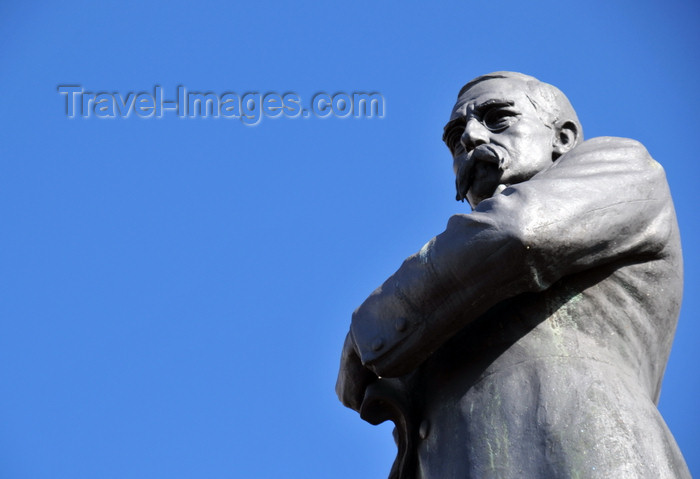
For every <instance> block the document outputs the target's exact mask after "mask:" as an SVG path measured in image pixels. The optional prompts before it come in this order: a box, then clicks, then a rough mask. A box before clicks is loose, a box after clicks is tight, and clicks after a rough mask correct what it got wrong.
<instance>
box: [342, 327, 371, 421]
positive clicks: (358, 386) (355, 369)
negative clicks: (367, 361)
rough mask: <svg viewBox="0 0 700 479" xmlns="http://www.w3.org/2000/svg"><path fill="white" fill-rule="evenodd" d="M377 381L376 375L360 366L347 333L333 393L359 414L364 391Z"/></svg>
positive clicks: (349, 335) (351, 340)
mask: <svg viewBox="0 0 700 479" xmlns="http://www.w3.org/2000/svg"><path fill="white" fill-rule="evenodd" d="M377 379H379V378H378V377H377V375H376V374H374V373H373V372H372V371H370V370H369V369H367V368H366V367H364V366H363V365H362V362H361V361H360V357H359V356H358V354H357V351H356V350H355V342H354V341H353V339H352V335H351V334H350V333H348V335H347V336H346V337H345V344H343V352H342V354H341V356H340V371H338V380H337V381H336V383H335V392H336V394H337V395H338V399H340V402H342V403H343V404H344V405H345V406H346V407H349V408H350V409H354V410H355V411H358V412H359V411H360V406H362V400H363V399H364V396H365V390H366V389H367V387H368V386H369V385H370V384H372V383H373V382H375V381H376V380H377Z"/></svg>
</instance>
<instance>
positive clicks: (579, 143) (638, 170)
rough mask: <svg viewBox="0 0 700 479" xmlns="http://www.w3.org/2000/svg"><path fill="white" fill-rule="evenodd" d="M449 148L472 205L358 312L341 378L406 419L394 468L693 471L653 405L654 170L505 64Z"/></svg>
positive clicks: (673, 250) (659, 282)
mask: <svg viewBox="0 0 700 479" xmlns="http://www.w3.org/2000/svg"><path fill="white" fill-rule="evenodd" d="M444 140H445V143H446V144H447V146H448V147H449V149H450V151H451V153H452V156H453V158H454V171H455V174H456V186H457V199H458V200H464V199H466V200H468V201H469V203H470V204H471V206H472V209H473V211H472V212H471V213H470V214H464V215H456V216H453V217H452V218H450V220H449V221H448V223H447V228H446V230H445V231H444V232H443V233H441V234H440V235H438V236H436V237H435V238H433V239H431V240H430V241H429V242H428V243H427V244H426V245H425V246H423V248H421V250H420V251H419V252H418V253H416V254H415V255H413V256H411V257H409V258H408V259H406V261H405V262H404V263H403V265H402V266H401V267H400V268H399V270H398V271H396V273H394V274H393V275H392V276H391V277H389V279H387V280H386V282H384V284H383V285H382V286H381V287H379V288H378V289H377V290H375V291H374V292H373V293H372V294H371V295H370V296H369V298H367V300H366V301H365V302H364V303H363V304H362V305H361V306H360V307H359V308H358V309H357V310H356V311H355V313H354V314H353V317H352V324H351V327H350V332H349V333H348V336H347V339H346V341H345V345H344V348H343V353H342V359H341V366H340V373H339V376H338V382H337V386H336V390H337V393H338V396H339V397H340V399H341V401H342V402H343V403H344V404H345V405H346V406H348V407H351V408H353V409H355V410H357V411H359V412H360V414H361V416H362V417H363V418H364V419H365V420H367V421H369V422H371V423H373V424H378V423H380V422H382V421H385V420H392V421H394V423H395V424H396V434H395V436H396V439H397V444H398V446H399V454H398V456H397V458H396V461H395V463H394V467H393V469H392V471H391V477H392V478H401V479H408V478H416V479H417V478H422V479H451V478H454V479H466V478H473V479H490V478H512V479H516V478H517V479H522V478H536V479H545V478H615V479H620V478H635V479H636V478H654V479H658V478H688V477H690V474H689V472H688V468H687V466H686V464H685V461H684V459H683V457H682V455H681V452H680V451H679V449H678V446H677V445H676V443H675V441H674V439H673V437H672V435H671V433H670V432H669V430H668V428H667V427H666V424H665V423H664V421H663V419H662V417H661V415H660V414H659V412H658V410H657V408H656V404H657V402H658V398H659V392H660V386H661V379H662V377H663V373H664V368H665V366H666V362H667V360H668V355H669V352H670V348H671V343H672V340H673V335H674V331H675V328H676V322H677V320H678V313H679V309H680V303H681V293H682V281H683V271H682V258H681V248H680V239H679V233H678V227H677V223H676V217H675V212H674V208H673V203H672V201H671V196H670V194H669V190H668V185H667V182H666V178H665V174H664V171H663V169H662V167H661V166H660V165H659V164H658V163H657V162H655V161H654V160H653V159H652V158H651V157H650V156H649V154H648V153H647V151H646V149H645V148H644V147H643V146H642V145H641V144H640V143H638V142H636V141H634V140H629V139H624V138H611V137H602V138H594V139H591V140H588V141H583V133H582V128H581V125H580V123H579V120H578V118H577V116H576V113H575V111H574V109H573V108H572V107H571V105H570V103H569V101H568V100H567V99H566V97H565V96H564V95H563V94H562V93H561V92H560V91H559V90H557V89H556V88H554V87H553V86H551V85H548V84H545V83H542V82H540V81H538V80H536V79H535V78H533V77H529V76H526V75H522V74H519V73H511V72H497V73H492V74H489V75H485V76H482V77H479V78H477V79H475V80H472V81H471V82H469V83H468V84H467V85H465V87H464V88H463V89H462V90H461V91H460V94H459V97H458V100H457V103H456V105H455V106H454V109H453V111H452V115H451V117H450V120H449V122H448V123H447V125H446V127H445V135H444Z"/></svg>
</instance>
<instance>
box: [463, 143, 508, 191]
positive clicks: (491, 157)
mask: <svg viewBox="0 0 700 479" xmlns="http://www.w3.org/2000/svg"><path fill="white" fill-rule="evenodd" d="M477 162H484V163H491V164H493V165H496V166H497V167H498V169H500V170H503V168H504V163H505V155H504V153H503V151H502V150H501V148H499V147H498V146H496V145H490V144H484V145H479V146H477V147H476V148H474V149H473V150H472V151H470V152H469V153H468V154H467V157H466V159H465V160H464V161H462V164H460V165H459V169H458V170H457V177H456V178H455V188H456V190H457V196H456V199H457V201H464V200H466V199H467V192H468V191H469V188H471V186H472V182H473V181H474V167H475V165H476V164H477Z"/></svg>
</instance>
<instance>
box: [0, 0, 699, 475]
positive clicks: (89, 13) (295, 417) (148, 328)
mask: <svg viewBox="0 0 700 479" xmlns="http://www.w3.org/2000/svg"><path fill="white" fill-rule="evenodd" d="M437 5H438V4H437V3H436V4H428V3H426V2H413V3H411V2H365V1H359V2H352V3H343V4H333V3H316V2H289V3H285V2H281V1H280V2H270V1H258V2H245V3H244V2H240V3H235V2H223V1H221V2H207V1H200V2H186V1H171V2H159V3H158V4H157V5H152V4H146V3H145V2H136V1H119V2H115V1H102V2H88V1H84V2H79V1H74V0H67V1H63V2H48V1H43V2H42V1H35V2H3V3H2V4H0V25H1V26H2V36H3V41H2V42H0V65H2V68H0V86H2V88H3V91H2V94H0V111H1V112H2V114H3V119H2V120H1V124H2V128H0V213H1V217H2V223H3V227H2V230H1V231H2V233H1V238H2V239H1V242H0V244H1V245H2V247H1V248H0V268H1V271H2V274H1V275H0V320H1V321H2V323H1V324H2V329H1V330H0V477H1V478H8V479H158V478H164V479H165V478H167V479H173V478H177V479H179V478H183V479H195V478H197V479H198V478H207V479H218V478H245V479H249V478H250V479H279V478H295V479H296V478H299V479H344V478H348V479H350V478H352V479H358V478H361V479H372V478H378V479H379V478H384V477H386V474H387V473H388V470H389V467H390V465H391V462H392V460H393V456H394V445H393V441H392V439H391V434H390V431H391V427H390V426H388V425H382V426H379V427H372V426H370V425H368V424H366V423H364V422H362V421H361V420H360V419H359V417H358V416H357V415H356V414H355V413H354V412H352V411H350V410H348V409H345V408H343V407H342V406H341V405H340V403H339V402H338V401H337V399H336V397H335V394H334V391H333V387H334V383H335V375H336V371H337V366H338V359H339V352H340V348H341V345H342V341H343V338H344V334H345V331H346V330H347V327H348V325H349V320H350V314H351V312H352V311H353V309H354V308H355V307H356V306H357V305H359V304H360V303H361V302H362V300H363V299H364V298H365V297H366V296H367V295H368V294H369V293H370V292H371V291H372V289H374V288H375V287H376V286H378V285H379V284H380V283H381V282H382V281H383V280H384V279H385V278H386V277H387V276H388V275H389V274H391V273H392V272H393V271H394V270H395V269H396V268H397V267H398V266H399V265H400V263H401V261H402V260H403V258H405V257H406V256H408V255H409V254H412V253H413V252H415V251H416V250H417V249H418V248H420V246H421V245H423V244H424V243H425V241H427V240H428V239H429V238H430V237H432V236H434V235H435V234H437V233H439V232H441V231H442V230H443V229H444V227H445V224H446V222H447V219H448V218H449V216H450V215H452V214H455V213H458V212H465V211H466V205H465V204H461V203H457V202H455V201H454V193H453V190H452V188H453V178H452V172H451V160H450V158H449V155H448V152H447V150H446V148H445V147H444V146H443V145H442V143H441V140H440V136H441V133H442V126H443V124H444V122H445V121H446V119H447V117H448V114H449V111H450V108H451V106H452V103H453V101H454V99H455V97H456V93H457V91H458V89H459V87H460V86H461V85H462V84H463V83H464V82H466V81H467V80H469V79H471V78H473V77H474V76H476V75H478V74H482V73H486V72H489V71H494V70H503V69H506V70H516V71H522V72H525V73H529V74H532V75H534V76H537V77H538V78H540V79H542V80H544V81H547V82H550V83H553V84H555V85H557V86H558V87H560V88H561V89H562V90H563V91H564V92H565V93H566V94H567V95H568V96H569V98H570V99H571V101H572V103H573V104H574V106H575V107H576V109H577V110H578V112H579V117H580V119H581V121H582V122H583V125H584V131H585V134H586V137H589V138H590V137H594V136H601V135H612V136H624V137H632V138H635V139H638V140H640V141H641V142H642V143H644V144H645V145H646V146H647V148H648V149H649V151H650V152H651V154H652V155H653V156H654V157H655V158H656V159H657V160H659V161H660V162H661V163H662V164H663V165H664V167H665V168H666V171H667V175H668V179H669V182H670V184H671V190H672V192H673V195H674V198H675V201H676V208H677V212H678V218H679V221H680V226H681V232H682V237H683V243H684V255H685V264H686V290H685V299H684V304H683V311H682V314H681V318H680V322H679V327H678V333H677V336H676V340H675V343H674V347H673V352H672V355H671V360H670V362H669V365H668V369H667V373H666V379H665V382H664V387H663V392H662V397H661V404H660V409H661V411H662V413H663V415H664V417H665V418H666V420H667V422H668V424H669V426H670V428H671V430H672V431H673V433H674V434H675V437H676V438H677V440H678V442H679V444H680V446H681V449H682V450H683V452H684V454H685V456H686V458H687V461H688V463H689V465H690V468H691V472H693V473H694V474H695V475H700V454H699V453H698V451H700V440H699V439H700V433H699V432H698V431H699V430H700V413H699V412H698V404H699V402H698V395H700V375H699V374H698V365H699V364H700V352H699V351H700V326H699V325H698V322H697V318H698V314H699V312H700V294H698V293H699V292H700V291H699V285H700V247H699V246H698V245H699V244H700V224H699V217H698V213H697V193H696V191H697V190H696V188H697V182H698V177H699V176H700V167H699V165H698V164H699V162H698V160H697V156H698V148H697V146H696V143H695V142H696V141H697V140H698V138H699V135H698V131H699V128H698V127H699V126H700V122H699V121H698V115H697V112H698V111H700V95H699V94H698V91H697V85H698V78H699V77H700V60H699V57H698V54H697V51H698V44H699V42H698V40H700V28H698V26H699V25H700V6H698V4H697V3H695V2H689V1H679V0H668V1H664V2H653V1H620V2H608V1H589V2H560V1H557V2H555V1H540V2H523V1H522V0H518V1H511V0H507V1H506V0H503V1H494V2H486V1H480V2H477V1H472V2H444V3H441V4H440V6H439V7H438V6H437ZM60 84H79V85H82V86H83V87H84V88H85V89H86V90H89V91H93V92H97V91H106V92H119V93H120V94H124V95H126V94H127V93H128V92H132V91H133V92H139V91H150V90H152V88H153V86H154V85H156V84H159V85H162V87H163V89H164V91H165V92H166V94H167V95H168V96H170V97H174V95H175V93H174V92H175V89H176V88H177V86H178V85H184V86H186V87H187V88H188V89H190V90H198V91H214V92H217V93H221V92H225V91H233V92H238V93H244V92H251V91H252V92H255V91H257V92H270V91H271V92H280V93H283V92H289V91H292V92H296V93H298V94H299V95H300V97H301V98H303V99H309V98H310V97H311V96H312V95H313V94H314V93H316V92H321V91H325V92H329V93H335V92H354V91H377V92H380V93H382V94H383V96H384V98H385V100H386V110H385V117H384V118H383V119H352V118H349V119H338V118H333V119H319V118H313V117H311V118H307V119H304V118H297V119H284V118H283V119H269V118H265V119H263V120H262V121H261V123H260V124H259V125H257V126H252V127H251V126H246V125H244V124H242V123H241V122H240V121H238V120H235V119H234V120H231V119H223V118H220V119H201V118H199V119H180V118H177V117H176V116H175V115H166V116H165V117H164V118H162V119H155V118H150V119H142V118H138V117H137V116H136V115H132V116H131V117H129V118H126V119H112V120H109V119H99V118H94V117H92V118H89V119H84V118H75V119H67V118H66V117H65V99H64V97H62V96H61V95H60V94H59V93H58V92H57V90H56V88H57V86H58V85H60ZM661 286H662V285H660V287H661Z"/></svg>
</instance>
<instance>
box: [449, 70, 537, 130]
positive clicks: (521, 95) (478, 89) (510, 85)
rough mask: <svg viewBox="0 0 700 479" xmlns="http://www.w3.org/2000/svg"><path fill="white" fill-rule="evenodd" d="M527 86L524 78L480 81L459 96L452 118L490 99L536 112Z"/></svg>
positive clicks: (523, 110) (463, 114)
mask: <svg viewBox="0 0 700 479" xmlns="http://www.w3.org/2000/svg"><path fill="white" fill-rule="evenodd" d="M526 88H527V87H526V85H525V83H524V82H523V81H522V80H518V79H514V78H491V79H489V80H484V81H482V82H479V83H477V84H476V85H474V86H473V87H471V88H470V89H469V90H467V91H465V92H464V93H462V94H461V95H460V96H459V98H458V99H457V103H455V106H454V108H453V109H452V114H451V115H450V120H454V119H456V118H459V117H464V116H466V114H467V109H468V108H469V107H475V106H479V105H481V104H483V103H486V102H488V101H490V100H503V101H506V102H513V106H514V107H515V108H517V109H519V110H520V111H521V112H522V113H530V112H531V113H533V114H536V113H537V112H536V111H535V109H534V107H533V106H532V103H531V102H530V100H529V99H528V97H527V94H526Z"/></svg>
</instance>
